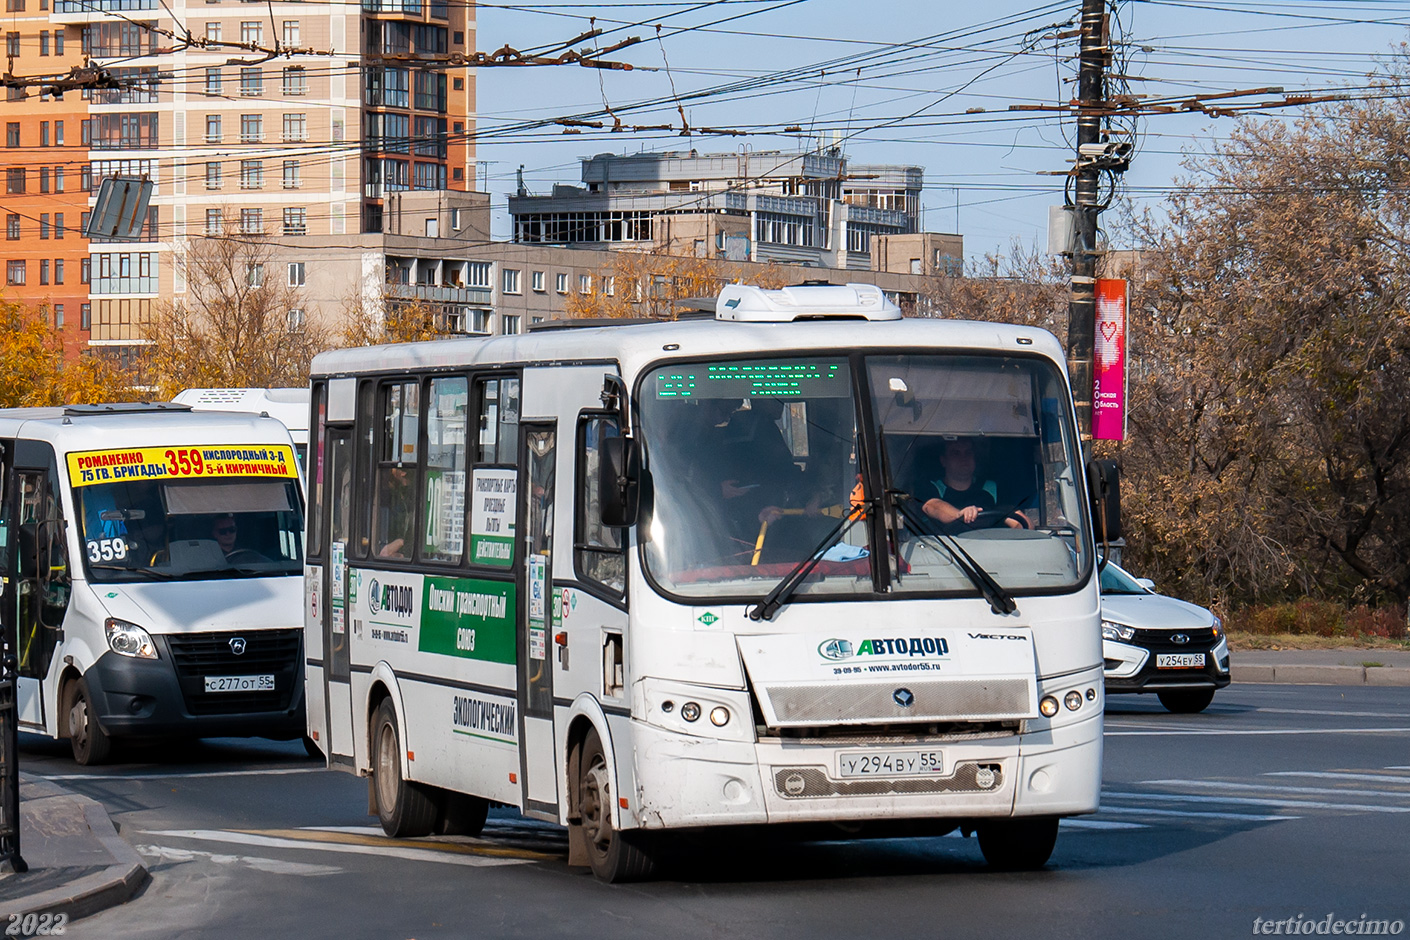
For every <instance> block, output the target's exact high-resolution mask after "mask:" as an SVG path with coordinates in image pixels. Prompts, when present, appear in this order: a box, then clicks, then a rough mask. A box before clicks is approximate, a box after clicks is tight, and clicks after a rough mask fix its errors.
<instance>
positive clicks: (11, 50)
mask: <svg viewBox="0 0 1410 940" xmlns="http://www.w3.org/2000/svg"><path fill="white" fill-rule="evenodd" d="M5 51H6V52H7V53H8V54H9V55H12V56H15V57H16V58H18V57H19V54H20V34H19V33H6V34H5ZM20 283H21V284H23V283H24V282H23V281H21V282H20Z"/></svg>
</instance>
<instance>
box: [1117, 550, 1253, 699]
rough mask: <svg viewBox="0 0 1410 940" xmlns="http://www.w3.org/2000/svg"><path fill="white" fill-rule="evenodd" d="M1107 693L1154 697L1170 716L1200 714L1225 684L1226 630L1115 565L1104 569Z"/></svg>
mask: <svg viewBox="0 0 1410 940" xmlns="http://www.w3.org/2000/svg"><path fill="white" fill-rule="evenodd" d="M1101 579H1102V659H1103V671H1104V675H1105V677H1106V694H1107V695H1112V694H1114V693H1119V692H1154V693H1155V694H1156V695H1157V696H1158V697H1159V698H1160V704H1162V705H1164V706H1165V707H1166V708H1168V709H1169V710H1170V711H1172V712H1186V713H1189V712H1200V711H1204V709H1205V708H1206V707H1208V705H1209V703H1210V702H1211V701H1213V700H1214V693H1215V690H1217V689H1222V688H1224V686H1226V685H1228V684H1229V644H1228V642H1227V641H1226V640H1225V637H1224V625H1223V624H1222V623H1220V621H1219V618H1218V617H1216V616H1214V614H1213V613H1212V612H1210V611H1209V610H1206V609H1205V608H1203V607H1200V606H1198V605H1196V604H1189V603H1186V602H1185V601H1181V600H1176V599H1175V598H1173V597H1166V596H1164V595H1163V594H1157V593H1155V591H1154V587H1155V585H1154V583H1153V582H1151V581H1149V580H1147V579H1145V578H1133V577H1132V576H1131V575H1130V574H1129V573H1127V572H1126V571H1124V570H1123V569H1122V568H1120V567H1118V566H1117V565H1114V564H1111V563H1108V564H1107V565H1106V567H1104V568H1103V569H1102V574H1101Z"/></svg>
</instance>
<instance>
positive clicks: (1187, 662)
mask: <svg viewBox="0 0 1410 940" xmlns="http://www.w3.org/2000/svg"><path fill="white" fill-rule="evenodd" d="M1203 667H1204V654H1203V653H1157V654H1156V655H1155V668H1157V669H1202V668H1203Z"/></svg>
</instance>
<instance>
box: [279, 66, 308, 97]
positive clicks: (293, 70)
mask: <svg viewBox="0 0 1410 940" xmlns="http://www.w3.org/2000/svg"><path fill="white" fill-rule="evenodd" d="M284 94H286V95H306V94H308V75H307V74H306V73H305V72H304V69H303V66H301V65H294V66H290V67H289V68H286V69H285V70H284Z"/></svg>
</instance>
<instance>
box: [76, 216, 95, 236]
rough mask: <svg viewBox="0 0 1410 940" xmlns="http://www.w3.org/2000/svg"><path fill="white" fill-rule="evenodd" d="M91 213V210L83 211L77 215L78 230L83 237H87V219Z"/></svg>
mask: <svg viewBox="0 0 1410 940" xmlns="http://www.w3.org/2000/svg"><path fill="white" fill-rule="evenodd" d="M92 215H93V213H91V212H84V213H82V214H81V215H79V217H78V232H79V234H80V235H82V236H83V237H85V238H86V237H88V220H89V218H91V217H92Z"/></svg>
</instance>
